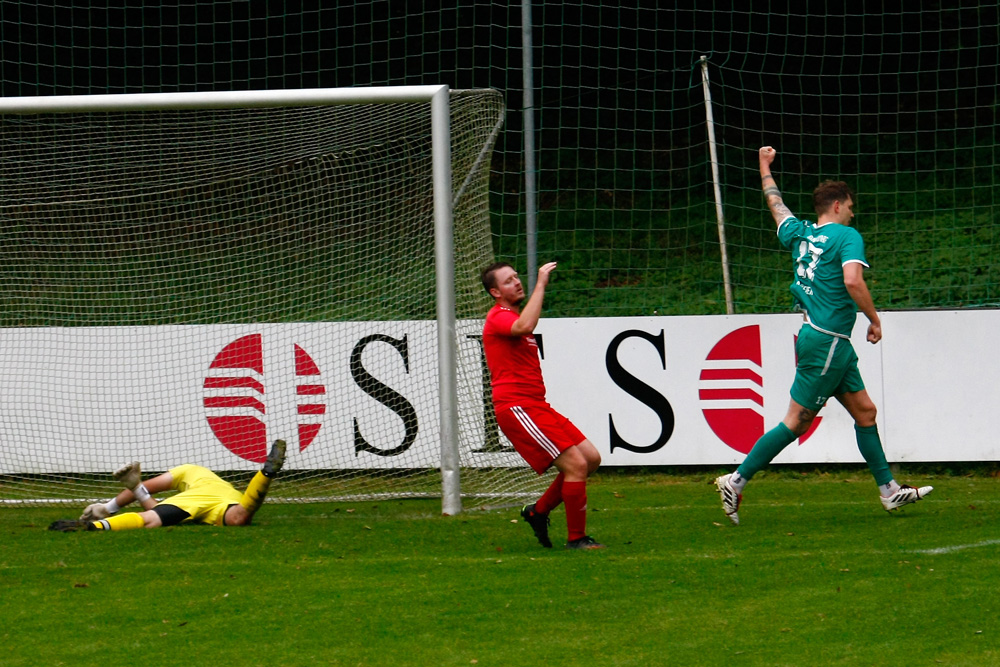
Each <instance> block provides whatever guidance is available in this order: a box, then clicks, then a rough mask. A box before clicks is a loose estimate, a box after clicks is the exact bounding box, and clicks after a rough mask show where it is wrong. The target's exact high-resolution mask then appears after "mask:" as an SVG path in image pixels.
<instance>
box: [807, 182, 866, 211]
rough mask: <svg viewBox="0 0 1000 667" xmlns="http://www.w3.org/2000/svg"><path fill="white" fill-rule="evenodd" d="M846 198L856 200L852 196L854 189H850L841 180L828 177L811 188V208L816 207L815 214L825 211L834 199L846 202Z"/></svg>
mask: <svg viewBox="0 0 1000 667" xmlns="http://www.w3.org/2000/svg"><path fill="white" fill-rule="evenodd" d="M848 199H850V200H851V201H852V202H856V201H857V200H856V199H855V197H854V190H851V186H849V185H848V184H847V183H845V182H843V181H831V180H829V179H828V180H825V181H823V182H822V183H820V184H819V185H817V186H816V189H815V190H813V208H815V209H816V213H817V214H821V213H825V212H826V211H827V210H829V208H830V207H831V206H833V202H835V201H839V202H842V203H846V202H847V200H848Z"/></svg>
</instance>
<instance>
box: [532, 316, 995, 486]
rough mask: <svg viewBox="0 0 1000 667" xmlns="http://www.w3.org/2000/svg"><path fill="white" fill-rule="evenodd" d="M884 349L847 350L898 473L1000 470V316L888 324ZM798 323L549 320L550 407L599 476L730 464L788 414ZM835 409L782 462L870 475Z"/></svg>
mask: <svg viewBox="0 0 1000 667" xmlns="http://www.w3.org/2000/svg"><path fill="white" fill-rule="evenodd" d="M880 317H881V319H882V328H883V336H884V337H883V340H882V341H881V342H880V343H878V344H876V345H872V344H870V343H868V342H866V341H865V335H866V331H867V325H868V322H867V320H866V319H865V318H864V316H859V317H858V321H857V324H856V326H855V329H854V333H853V336H852V341H853V344H854V348H855V350H856V351H857V354H858V357H859V367H860V370H861V375H862V377H863V379H864V381H865V385H866V388H867V390H868V393H869V395H870V396H871V397H872V400H873V401H874V402H875V404H876V406H877V407H878V408H879V416H878V423H879V432H880V434H881V436H882V442H883V445H884V447H885V450H886V455H887V457H888V459H889V461H890V462H892V461H927V462H930V461H995V460H1000V448H998V446H997V444H996V439H995V438H994V436H993V427H992V423H991V421H990V417H989V414H990V412H991V411H990V410H988V409H987V410H970V409H968V407H969V406H973V405H987V406H989V405H997V404H1000V385H998V383H996V382H995V381H994V378H993V365H992V362H991V361H990V360H989V356H988V352H987V351H988V350H989V349H992V348H991V346H989V345H988V342H989V340H990V339H991V337H992V335H993V334H994V332H996V331H997V330H998V327H1000V311H994V310H985V311H984V310H977V311H918V312H886V313H881V314H880ZM801 325H802V317H801V316H800V315H795V314H787V315H734V316H706V317H649V318H614V319H603V318H595V319H579V320H571V319H559V320H545V319H543V320H542V321H541V323H540V324H539V326H538V328H537V329H536V332H538V333H541V334H542V337H543V340H544V353H545V357H544V361H543V364H542V368H543V373H544V374H545V379H546V385H547V387H548V390H549V394H548V395H549V402H550V403H551V404H552V405H553V406H554V407H555V408H556V409H557V410H560V411H562V412H563V413H564V414H565V415H566V416H568V417H570V419H571V420H572V421H573V422H574V423H575V424H576V425H577V426H578V427H580V429H581V430H582V431H583V432H584V433H585V434H586V435H587V436H588V437H589V438H590V439H591V440H592V441H593V442H594V443H595V444H596V445H597V447H598V449H600V451H601V452H602V455H603V458H604V465H625V466H631V465H685V464H732V463H737V462H739V461H742V460H743V457H744V456H745V454H746V452H748V451H749V450H750V448H751V447H752V446H753V443H754V442H755V441H756V440H757V438H758V437H759V436H760V435H761V434H763V433H764V432H765V431H766V430H769V429H771V428H772V427H774V426H776V425H777V424H778V422H779V421H780V420H781V419H782V418H783V417H784V416H785V413H786V411H787V409H788V401H789V393H788V392H789V389H790V388H791V385H792V380H793V379H794V376H795V349H794V341H795V336H796V334H797V332H798V330H799V328H800V327H801ZM862 461H863V459H862V458H861V455H860V453H859V452H858V448H857V444H856V439H855V435H854V422H853V420H852V419H851V418H850V416H849V415H848V413H847V411H846V410H845V409H844V408H843V407H842V406H840V405H839V404H838V403H837V402H836V401H835V400H833V399H831V400H830V401H829V404H828V405H827V406H826V407H824V408H823V410H822V411H821V412H820V414H819V416H818V417H817V419H816V420H815V422H814V425H813V428H812V430H811V431H810V432H809V433H806V434H805V435H804V436H803V437H802V438H800V439H798V440H796V441H795V442H793V443H792V444H791V445H789V446H788V447H787V448H786V449H785V450H784V451H783V452H782V453H781V454H780V455H779V456H778V457H777V458H776V459H775V463H821V462H844V463H850V462H862Z"/></svg>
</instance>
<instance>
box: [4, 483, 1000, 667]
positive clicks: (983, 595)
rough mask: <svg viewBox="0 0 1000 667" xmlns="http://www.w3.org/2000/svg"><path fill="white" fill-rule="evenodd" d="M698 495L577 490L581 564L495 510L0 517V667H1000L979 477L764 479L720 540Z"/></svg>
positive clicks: (434, 507) (989, 491)
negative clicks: (71, 526)
mask: <svg viewBox="0 0 1000 667" xmlns="http://www.w3.org/2000/svg"><path fill="white" fill-rule="evenodd" d="M714 474H715V473H713V472H701V473H697V474H691V473H688V474H680V475H665V474H654V473H649V474H643V475H633V474H615V473H609V474H604V475H600V476H598V477H597V478H596V479H595V480H594V482H593V483H592V484H591V486H590V501H589V504H590V507H591V509H592V510H593V511H592V513H591V516H590V524H589V528H590V531H591V532H592V533H593V534H594V535H595V536H596V537H598V538H599V539H600V540H601V541H603V542H605V543H606V544H607V545H608V548H607V549H606V550H603V551H599V552H567V551H565V550H563V549H560V548H556V549H553V550H544V549H542V548H541V547H539V546H538V545H537V544H536V543H535V542H534V539H533V538H532V537H531V535H530V530H529V529H528V527H527V526H526V525H524V524H523V523H522V522H515V521H514V519H515V518H516V510H514V509H510V510H503V511H491V512H469V513H464V514H462V515H460V516H457V517H441V516H439V515H438V514H439V504H438V503H437V501H391V502H380V503H377V504H375V503H355V504H341V505H333V504H328V505H279V504H271V505H268V506H266V507H265V508H264V509H263V510H262V511H261V513H260V514H259V515H258V520H257V522H256V525H254V526H253V527H250V528H247V529H236V528H230V529H223V528H212V527H206V526H184V527H177V528H172V529H163V530H157V531H149V532H147V531H136V532H131V533H116V534H97V533H82V534H60V533H50V532H48V531H46V530H44V528H45V526H46V525H47V524H48V522H49V521H51V520H53V519H56V518H61V517H64V516H65V515H66V514H67V512H66V511H65V510H64V509H58V508H54V509H53V508H31V509H24V508H20V509H18V508H6V509H3V510H0V591H2V595H3V604H2V605H0V638H2V640H3V646H4V651H3V659H2V660H0V662H2V663H3V664H4V665H5V666H8V667H15V666H20V665H39V664H45V665H109V664H123V663H130V662H134V661H135V660H141V661H142V662H143V663H145V664H155V665H186V666H189V665H197V664H213V665H245V666H251V665H279V664H280V665H320V664H322V665H480V666H486V665H577V664H598V665H636V666H640V665H642V666H645V665H658V664H671V665H673V664H676V665H698V664H739V665H804V664H824V665H829V664H832V665H871V664H876V663H884V664H895V663H900V662H905V663H906V664H910V665H914V664H916V665H935V664H948V665H986V664H997V663H998V662H1000V648H998V647H1000V644H998V638H1000V619H998V613H997V612H998V611H1000V609H998V607H1000V603H998V602H997V596H996V594H995V591H996V588H997V586H998V584H1000V571H998V569H997V568H996V560H997V556H998V552H1000V527H998V523H997V513H998V509H1000V488H998V486H997V479H996V478H991V477H990V476H989V475H988V474H987V475H979V476H960V475H953V474H947V473H942V474H936V475H924V476H920V477H919V478H917V477H914V479H913V480H912V481H918V480H919V481H921V482H924V481H925V480H928V479H930V481H931V483H933V484H934V486H935V487H936V489H935V492H934V494H933V495H932V496H930V497H929V498H927V499H926V500H924V501H921V502H920V503H918V504H917V505H915V506H912V507H910V508H906V509H905V510H903V511H900V512H897V513H895V514H893V515H888V514H886V513H885V512H884V511H883V510H882V509H881V507H880V505H879V503H878V500H877V497H876V493H875V489H874V486H873V484H872V483H871V482H870V480H869V479H867V478H866V475H865V474H864V473H861V472H858V471H838V472H834V473H830V474H821V473H809V474H804V473H801V472H774V473H770V474H762V475H761V476H759V477H758V478H757V479H755V480H754V481H753V483H752V484H751V486H750V487H748V491H747V494H746V498H745V503H744V508H743V509H742V510H741V516H742V518H743V525H741V526H738V527H735V526H730V525H728V522H726V521H725V518H724V517H723V514H722V511H721V509H720V508H719V507H718V498H717V496H716V494H715V491H714V488H713V487H712V486H710V484H709V481H710V479H711V478H712V477H713V476H714ZM905 477H907V478H909V477H910V476H909V475H905ZM564 531H565V523H564V517H563V515H562V514H561V513H558V514H554V515H553V535H554V537H555V539H556V541H557V543H559V542H561V541H562V540H563V539H564V538H565V532H564ZM931 549H939V550H941V551H940V552H937V553H932V552H929V551H928V550H931Z"/></svg>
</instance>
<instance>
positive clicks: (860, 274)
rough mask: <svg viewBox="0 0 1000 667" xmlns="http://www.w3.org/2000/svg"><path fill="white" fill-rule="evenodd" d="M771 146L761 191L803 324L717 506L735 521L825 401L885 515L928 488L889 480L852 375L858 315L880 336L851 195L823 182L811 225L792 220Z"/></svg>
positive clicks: (859, 384)
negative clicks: (770, 414) (771, 410)
mask: <svg viewBox="0 0 1000 667" xmlns="http://www.w3.org/2000/svg"><path fill="white" fill-rule="evenodd" d="M776 154H777V153H776V151H775V150H774V148H772V147H770V146H764V147H763V148H761V149H760V151H759V154H758V157H759V158H760V175H761V187H762V188H763V189H764V197H765V199H766V200H767V207H768V209H770V211H771V215H773V216H774V221H775V222H776V223H777V225H778V241H779V242H780V243H781V245H782V247H784V248H787V249H788V250H790V251H791V252H792V257H793V258H794V260H795V280H794V281H793V282H792V285H791V290H792V295H793V296H794V297H795V307H796V309H797V310H801V311H802V312H803V314H804V318H805V322H804V323H803V325H802V328H801V329H800V330H799V336H798V339H797V340H796V343H795V353H796V357H797V362H796V366H795V381H794V382H793V383H792V389H791V392H790V393H791V400H790V401H789V405H788V412H787V414H786V415H785V418H784V419H783V420H782V422H781V423H780V424H778V425H777V426H776V427H775V428H773V429H771V430H770V431H768V432H767V433H765V434H764V435H762V436H761V437H760V439H759V440H757V442H756V443H755V444H754V446H753V449H751V450H750V453H749V454H748V455H747V457H746V459H745V460H744V461H743V463H742V464H741V465H740V466H739V468H737V469H736V471H735V472H733V473H731V474H729V475H723V476H721V477H719V478H718V479H716V480H715V485H716V487H717V488H718V491H719V495H720V496H721V497H722V509H723V510H724V511H725V513H726V516H728V517H729V520H730V521H732V522H733V523H735V524H739V522H740V519H739V514H737V510H739V507H740V502H741V501H742V499H743V488H744V487H745V486H746V483H747V482H748V481H749V480H750V478H751V477H753V476H754V474H756V473H757V472H758V471H759V470H761V469H762V468H764V467H765V466H767V465H768V464H769V463H770V462H771V461H772V460H773V459H774V457H776V456H777V455H778V454H779V453H780V452H781V450H783V449H784V448H785V447H786V446H788V445H789V444H790V443H791V442H792V441H793V440H795V439H796V438H798V437H799V436H801V435H802V434H804V433H805V432H806V431H808V430H809V427H810V426H811V425H812V422H813V419H814V418H815V417H816V415H817V414H818V413H819V411H820V409H821V408H822V407H823V405H824V404H825V403H826V401H827V399H829V398H830V397H831V396H832V397H834V398H836V399H837V401H839V402H840V404H841V405H843V406H844V407H845V408H846V409H847V411H848V412H849V413H850V415H851V417H853V418H854V430H855V434H856V436H857V441H858V449H859V450H861V455H862V456H863V457H864V459H865V461H866V462H867V463H868V468H869V470H871V473H872V476H874V477H875V482H876V484H878V488H879V493H880V495H881V497H882V506H883V507H884V508H885V509H886V510H887V511H892V510H895V509H897V508H899V507H902V506H903V505H908V504H910V503H914V502H916V501H918V500H920V499H921V498H923V497H924V496H926V495H927V494H928V493H930V492H931V491H933V490H934V489H933V487H930V486H923V487H920V488H913V487H911V486H906V485H900V484H898V483H897V482H896V480H894V479H893V477H892V473H891V472H890V471H889V464H888V463H887V462H886V458H885V452H884V451H883V449H882V440H881V438H880V437H879V434H878V426H877V424H876V422H875V415H876V409H875V404H874V403H873V402H872V399H871V397H869V396H868V392H867V391H866V390H865V384H864V382H863V381H862V380H861V374H860V373H859V372H858V356H857V354H856V353H855V352H854V348H853V346H852V345H851V331H852V330H853V329H854V322H855V320H856V319H857V311H858V310H860V311H861V312H862V313H864V315H865V317H867V318H868V323H869V324H868V336H867V339H868V342H869V343H872V344H875V343H877V342H879V341H880V340H881V339H882V322H881V320H880V319H879V316H878V312H876V310H875V304H874V302H873V301H872V297H871V293H870V292H869V291H868V286H867V284H866V283H865V278H864V270H865V268H867V267H868V262H867V260H866V259H865V244H864V241H863V240H862V239H861V234H860V233H859V232H858V231H857V230H856V229H854V228H853V227H851V226H850V223H851V219H852V218H853V217H854V210H853V209H854V193H853V192H852V191H851V188H850V187H848V185H847V184H846V183H844V182H843V181H824V182H823V183H820V185H819V186H818V187H817V188H816V190H815V191H813V205H814V206H815V209H816V214H817V216H818V217H817V220H816V222H815V223H812V222H808V221H806V220H799V219H798V218H796V217H795V215H794V214H793V213H792V212H791V211H790V210H789V209H788V207H787V206H785V203H784V202H783V201H782V199H781V193H780V192H779V191H778V186H777V184H776V183H775V181H774V177H773V176H772V175H771V163H772V162H774V157H775V155H776Z"/></svg>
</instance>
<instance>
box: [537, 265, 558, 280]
mask: <svg viewBox="0 0 1000 667" xmlns="http://www.w3.org/2000/svg"><path fill="white" fill-rule="evenodd" d="M555 268H556V262H548V263H547V264H542V266H541V267H540V268H539V269H538V280H536V281H535V284H536V285H537V284H542V285H545V284H547V283H548V282H549V274H550V273H552V271H554V270H555Z"/></svg>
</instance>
